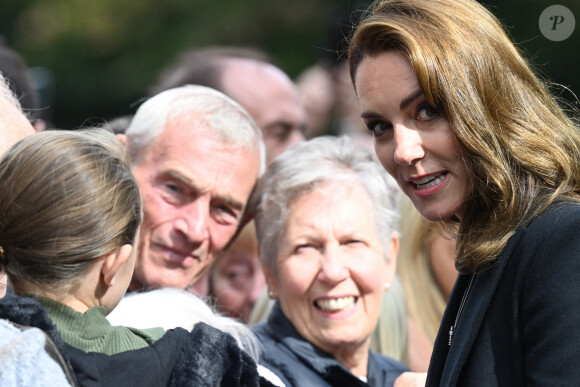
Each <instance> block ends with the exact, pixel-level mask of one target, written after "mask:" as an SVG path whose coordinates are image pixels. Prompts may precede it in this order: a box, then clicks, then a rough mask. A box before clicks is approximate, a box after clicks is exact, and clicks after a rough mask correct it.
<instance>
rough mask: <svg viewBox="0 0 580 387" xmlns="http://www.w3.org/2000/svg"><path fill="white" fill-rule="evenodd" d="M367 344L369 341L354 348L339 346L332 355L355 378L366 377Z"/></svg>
mask: <svg viewBox="0 0 580 387" xmlns="http://www.w3.org/2000/svg"><path fill="white" fill-rule="evenodd" d="M369 345H370V341H367V342H366V344H365V345H360V346H358V347H357V348H355V349H354V350H353V349H352V348H347V349H342V348H341V349H340V350H339V351H338V352H334V353H333V355H334V357H335V358H336V360H338V361H339V362H340V363H342V365H343V366H345V367H346V368H347V369H348V370H349V371H350V372H351V373H352V374H353V375H354V376H356V377H357V378H360V377H366V376H367V371H368V362H369Z"/></svg>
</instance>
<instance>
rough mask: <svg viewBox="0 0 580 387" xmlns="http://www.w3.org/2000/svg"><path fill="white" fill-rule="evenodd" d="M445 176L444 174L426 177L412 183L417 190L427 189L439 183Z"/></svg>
mask: <svg viewBox="0 0 580 387" xmlns="http://www.w3.org/2000/svg"><path fill="white" fill-rule="evenodd" d="M445 175H446V173H440V174H437V175H434V176H427V177H424V178H422V179H419V180H413V183H415V184H416V186H417V189H427V188H429V187H433V186H435V185H437V184H439V183H441V182H442V181H443V179H444V178H445Z"/></svg>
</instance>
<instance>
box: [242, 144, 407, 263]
mask: <svg viewBox="0 0 580 387" xmlns="http://www.w3.org/2000/svg"><path fill="white" fill-rule="evenodd" d="M330 181H345V184H348V183H349V181H350V182H353V181H355V182H358V183H359V184H360V185H361V186H362V187H363V188H364V189H365V191H366V192H367V194H368V197H369V199H370V204H371V208H372V217H373V219H374V221H375V227H376V229H377V231H378V235H379V237H380V238H381V242H382V245H383V250H384V252H385V258H386V259H389V258H390V257H389V256H388V248H389V244H390V240H391V238H392V237H393V235H395V234H397V233H398V219H399V215H398V212H397V196H398V193H399V188H398V186H397V184H396V183H395V181H394V179H393V178H392V177H391V176H390V175H389V174H388V173H387V172H386V171H385V170H384V169H383V168H382V167H381V165H380V164H379V163H378V161H376V160H375V159H374V157H373V155H372V153H371V152H370V151H369V150H367V149H366V148H362V147H360V146H359V145H356V144H355V143H354V142H353V141H352V140H351V139H349V138H348V137H334V136H322V137H316V138H314V139H312V140H309V141H305V142H302V143H299V144H296V145H294V146H292V147H291V148H289V149H288V150H286V151H285V152H284V153H282V154H281V155H280V156H278V157H277V158H276V159H275V160H274V161H273V162H272V164H271V165H270V166H269V167H268V169H267V171H266V173H265V175H264V176H263V177H262V178H261V179H260V180H259V181H258V185H257V187H256V190H255V191H254V193H253V194H252V197H251V199H250V208H251V211H253V213H254V216H255V223H256V230H257V235H258V242H259V245H260V259H261V260H262V264H263V265H264V266H269V267H270V269H271V270H272V272H274V273H275V272H276V267H275V266H276V258H277V255H278V249H279V244H280V241H281V237H282V233H283V231H284V228H285V225H286V220H287V217H288V211H289V208H290V206H291V205H292V203H293V202H294V201H296V200H297V199H298V198H299V197H301V196H303V195H304V194H306V193H309V192H311V191H314V190H315V189H316V188H317V187H318V186H320V185H321V184H322V183H325V182H330ZM312 216H316V214H312Z"/></svg>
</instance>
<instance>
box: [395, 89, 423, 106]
mask: <svg viewBox="0 0 580 387" xmlns="http://www.w3.org/2000/svg"><path fill="white" fill-rule="evenodd" d="M422 95H423V90H421V89H419V90H415V91H414V92H413V93H411V94H410V95H409V96H408V97H407V98H405V99H403V100H402V101H401V104H400V105H399V109H401V110H405V109H406V108H407V107H408V106H409V105H410V104H412V103H413V101H414V100H416V99H417V98H419V97H420V96H422Z"/></svg>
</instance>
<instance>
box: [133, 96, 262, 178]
mask: <svg viewBox="0 0 580 387" xmlns="http://www.w3.org/2000/svg"><path fill="white" fill-rule="evenodd" d="M192 113H193V114H198V115H199V126H196V127H195V128H194V130H207V131H208V132H209V133H211V134H212V136H214V138H215V139H217V140H219V141H221V142H222V143H223V144H224V145H226V146H228V147H232V148H235V147H242V148H246V149H256V148H258V149H259V151H260V159H261V167H260V174H261V173H262V172H263V171H264V169H265V165H266V161H265V160H266V149H265V146H264V141H263V139H262V131H261V130H260V128H258V126H257V125H256V123H255V122H254V120H253V119H252V117H250V115H249V114H248V113H247V112H246V110H244V108H242V107H241V106H240V105H239V104H238V103H237V102H235V101H234V100H232V99H231V98H229V97H227V96H226V95H225V94H223V93H221V92H219V91H217V90H214V89H211V88H209V87H205V86H194V85H185V86H181V87H176V88H173V89H169V90H166V91H164V92H161V93H159V94H157V95H155V96H154V97H152V98H150V99H148V100H147V101H145V102H144V103H143V104H142V105H141V106H140V107H139V109H138V110H137V113H135V116H134V117H133V119H132V120H131V124H130V125H129V127H128V128H127V130H126V132H125V134H126V135H127V140H128V142H129V148H130V149H131V158H132V160H133V161H135V160H137V159H138V158H139V156H140V155H141V154H142V152H143V151H144V150H145V148H147V147H148V146H149V145H151V144H152V143H153V141H154V140H155V139H156V138H157V137H158V136H159V135H160V134H161V133H162V132H163V130H164V128H165V127H166V125H167V123H168V122H169V121H171V120H172V119H174V118H176V117H179V116H181V115H184V114H192Z"/></svg>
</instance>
